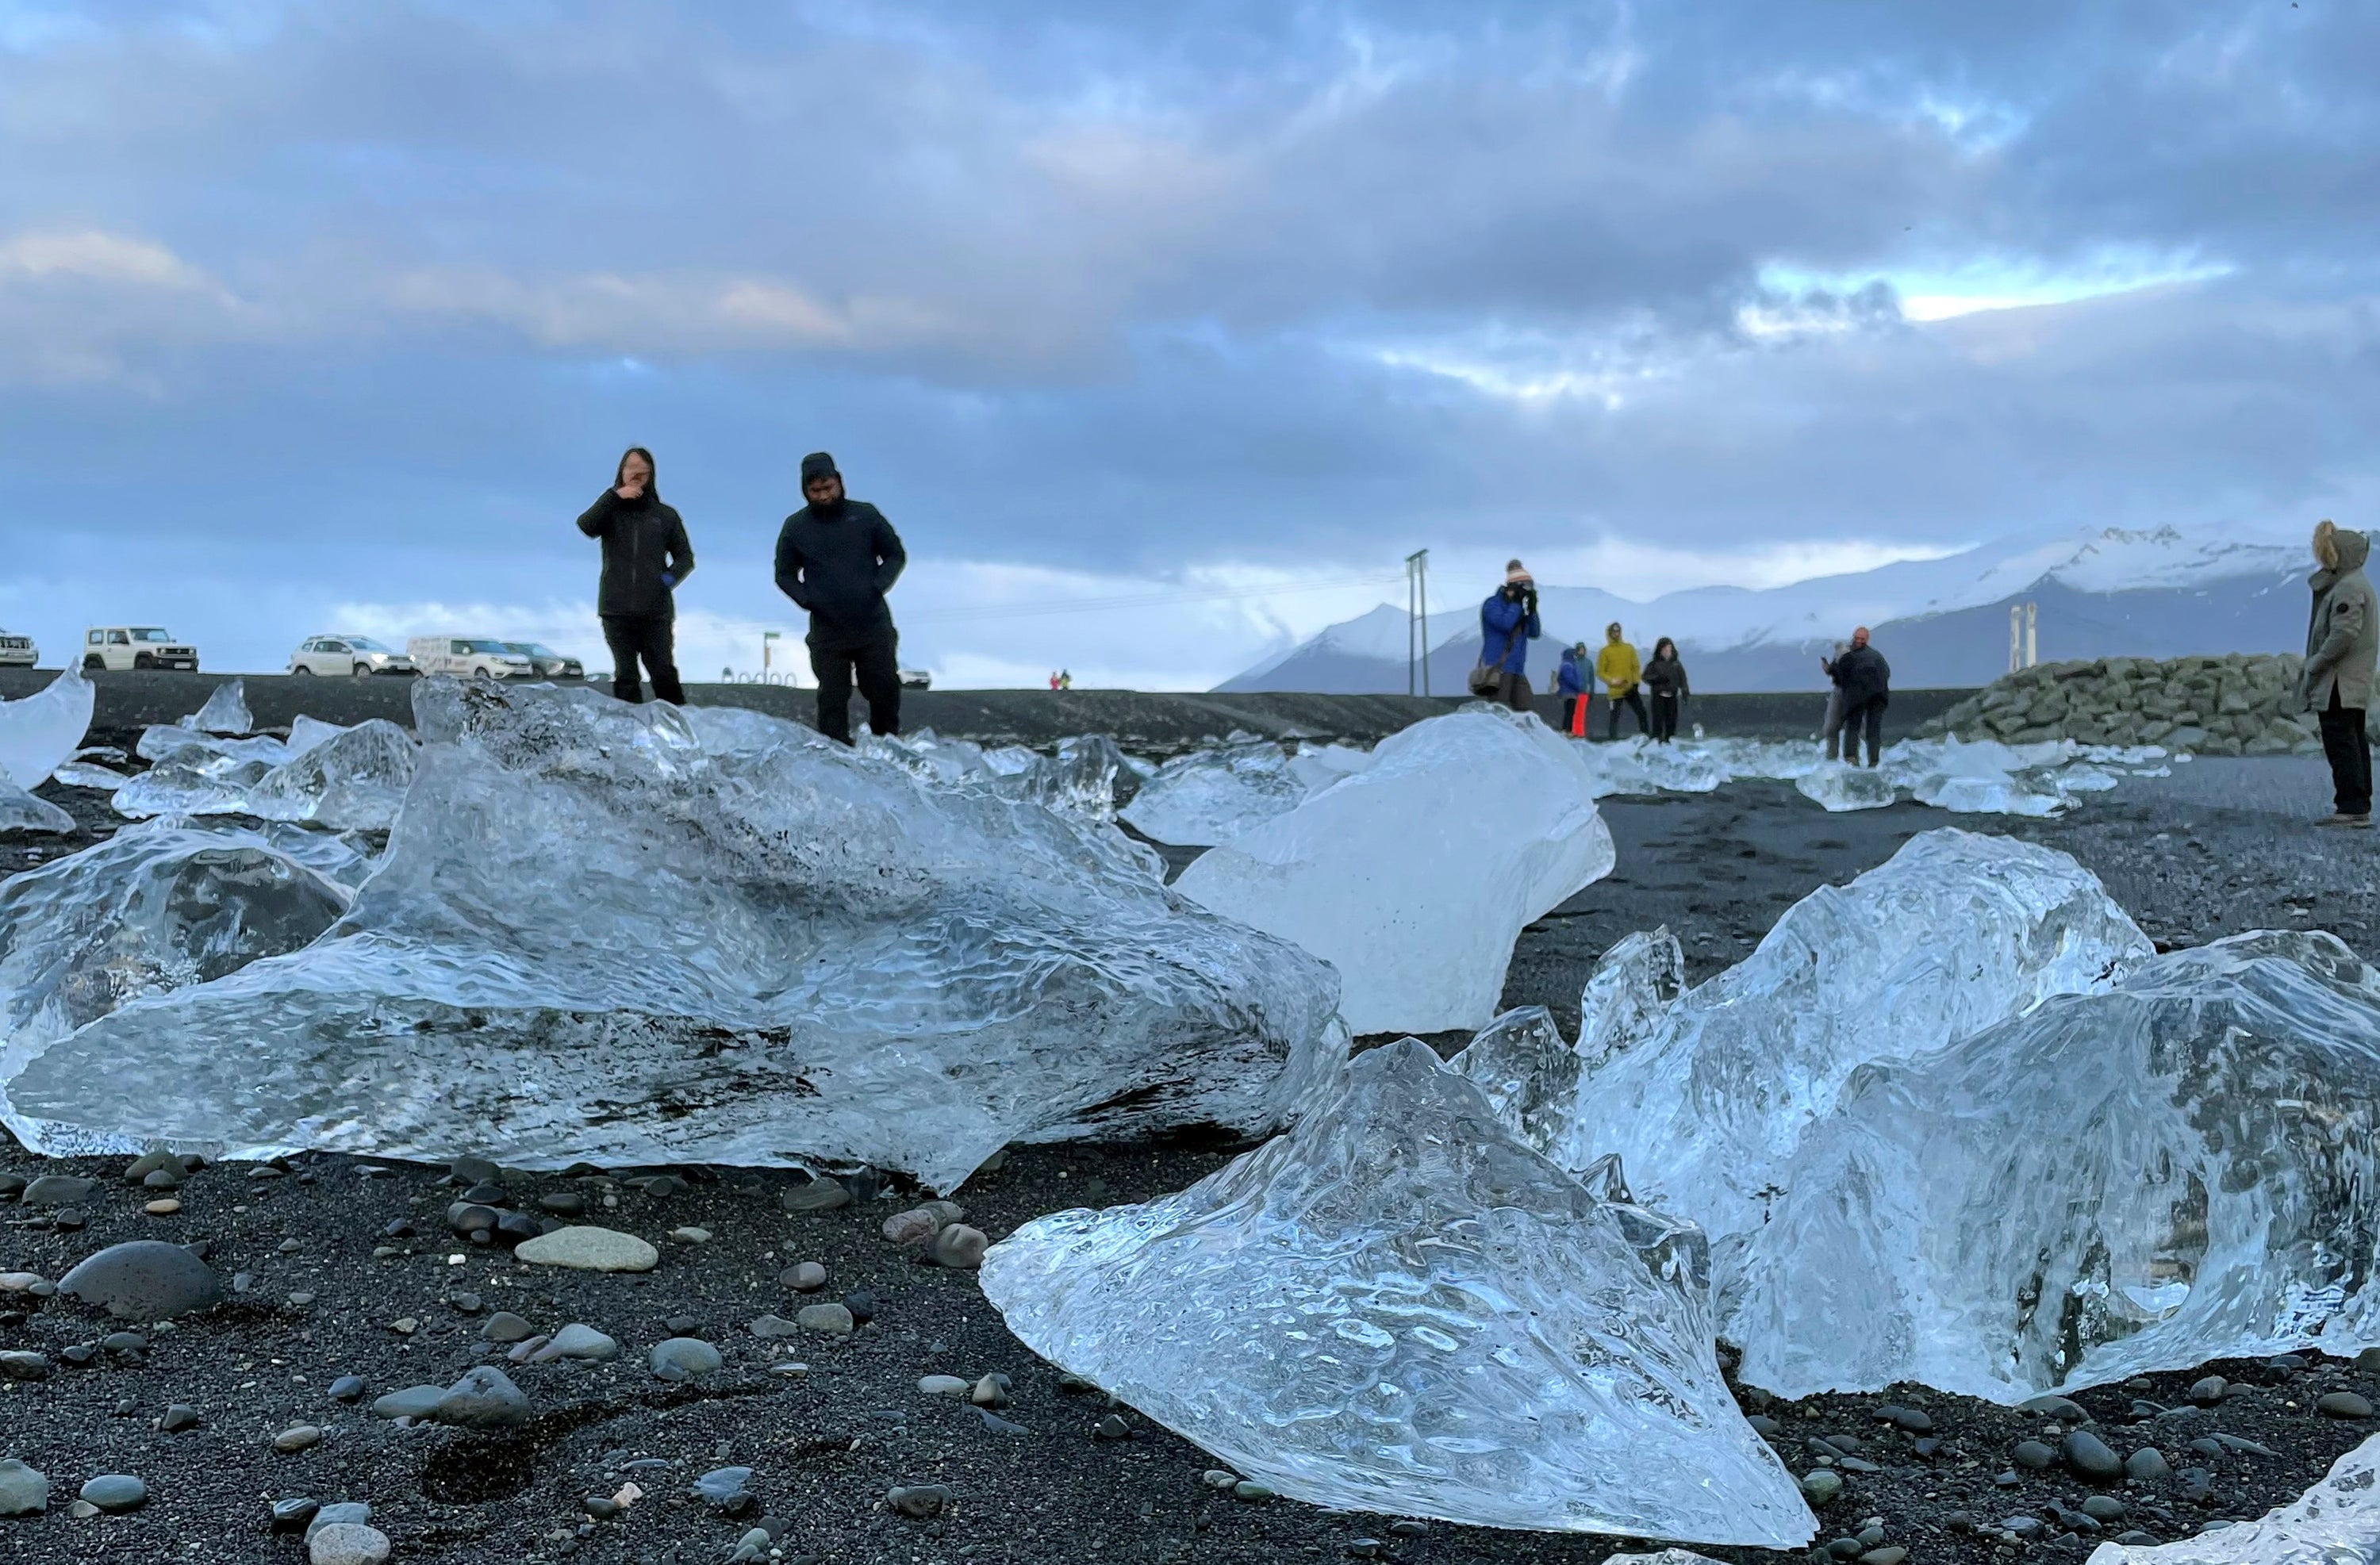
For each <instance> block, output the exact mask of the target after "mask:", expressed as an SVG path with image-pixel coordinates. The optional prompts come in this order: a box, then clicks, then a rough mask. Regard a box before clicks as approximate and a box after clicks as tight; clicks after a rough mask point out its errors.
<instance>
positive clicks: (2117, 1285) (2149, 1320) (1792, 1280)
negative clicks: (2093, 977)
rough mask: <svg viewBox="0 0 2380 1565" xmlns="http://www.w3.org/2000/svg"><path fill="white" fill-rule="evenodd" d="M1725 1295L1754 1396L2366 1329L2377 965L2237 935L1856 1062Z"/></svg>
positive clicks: (2269, 1344) (2253, 1351)
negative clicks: (2100, 985)
mask: <svg viewBox="0 0 2380 1565" xmlns="http://www.w3.org/2000/svg"><path fill="white" fill-rule="evenodd" d="M1779 1183H1780V1184H1782V1185H1783V1186H1784V1188H1785V1193H1784V1194H1783V1195H1781V1196H1780V1197H1779V1199H1778V1202H1777V1205H1776V1207H1775V1208H1774V1210H1773V1212H1772V1215H1771V1218H1770V1220H1769V1222H1768V1224H1767V1227H1766V1228H1765V1229H1763V1230H1762V1231H1760V1232H1759V1233H1758V1234H1757V1235H1756V1236H1755V1239H1754V1240H1753V1242H1752V1244H1751V1245H1750V1247H1749V1250H1748V1251H1747V1253H1746V1256H1745V1259H1744V1264H1743V1287H1742V1290H1741V1294H1740V1301H1739V1303H1738V1304H1737V1306H1736V1307H1735V1308H1734V1310H1733V1311H1732V1312H1731V1315H1730V1318H1729V1319H1728V1321H1727V1326H1728V1328H1729V1333H1730V1336H1731V1337H1732V1338H1733V1339H1734V1340H1736V1341H1741V1342H1743V1344H1744V1346H1745V1357H1744V1363H1743V1377H1744V1378H1746V1379H1747V1380H1750V1381H1753V1382H1754V1383H1755V1384H1758V1385H1760V1386H1763V1387H1766V1388H1767V1389H1770V1390H1772V1391H1776V1392H1778V1393H1779V1394H1780V1395H1784V1396H1789V1397H1801V1396H1806V1395H1809V1394H1811V1393H1814V1392H1817V1391H1828V1390H1846V1391H1863V1390H1876V1389H1882V1388H1884V1387H1886V1386H1888V1385H1890V1384H1892V1383H1893V1382H1895V1381H1900V1380H1917V1381H1923V1382H1924V1383H1925V1384H1926V1385H1929V1386H1936V1387H1939V1388H1940V1389H1944V1390H1948V1391H1956V1392H1959V1393H1961V1394H1963V1395H1968V1396H1976V1397H1985V1398H1990V1399H1992V1400H1995V1401H2004V1402H2014V1401H2022V1400H2023V1399H2025V1398H2027V1397H2031V1396H2034V1395H2037V1394H2039V1393H2040V1392H2042V1391H2045V1390H2048V1389H2072V1388H2076V1387H2082V1386H2094V1385H2102V1384H2107V1383H2109V1382H2113V1381H2119V1380H2122V1379H2124V1378H2125V1377H2129V1376H2133V1375H2143V1374H2152V1373H2156V1372H2159V1371H2168V1370H2180V1369H2188V1368H2194V1367H2195V1366H2197V1365H2202V1364H2204V1363H2206V1362H2207V1361H2209V1360H2211V1359H2223V1358H2256V1357H2261V1356H2265V1355H2269V1354H2272V1353H2281V1352H2284V1351H2287V1350H2289V1349H2295V1348H2300V1347H2302V1346H2305V1345H2307V1344H2309V1343H2319V1344H2320V1345H2321V1346H2322V1347H2324V1348H2325V1350H2327V1351H2329V1352H2332V1353H2354V1352H2356V1351H2357V1350H2359V1349H2361V1348H2362V1347H2366V1346H2371V1345H2374V1344H2375V1343H2380V1282H2374V1280H2373V1279H2374V1276H2375V1272H2376V1271H2380V1238H2376V1237H2375V1235H2380V1196H2375V1194H2374V1193H2375V1191H2380V973H2375V972H2374V969H2373V968H2372V967H2370V966H2369V965H2367V964H2365V963H2364V962H2363V961H2362V959H2361V958H2360V957H2358V956H2357V955H2356V954H2355V953H2354V952H2351V951H2350V950H2349V949H2348V948H2347V947H2346V946H2345V945H2344V944H2342V943H2341V942H2340V941H2339V940H2337V939H2336V938H2335V937H2333V936H2330V935H2327V934H2321V933H2304V932H2296V931H2288V932H2265V933H2258V934H2248V935H2237V936H2233V937H2232V938H2230V939H2228V940H2219V941H2217V942H2216V943H2214V944H2212V945H2208V946H2204V947H2200V948H2196V949H2193V950H2188V951H2179V952H2168V953H2167V954H2165V955H2162V956H2157V957H2155V958H2153V959H2150V960H2147V961H2144V962H2143V963H2141V964H2139V965H2137V966H2135V967H2133V968H2132V969H2131V972H2130V973H2129V974H2127V975H2126V976H2125V977H2123V979H2122V981H2121V982H2119V983H2118V984H2117V985H2116V986H2115V987H2114V988H2113V989H2108V990H2107V991H2106V992H2101V993H2088V994H2072V995H2066V996H2060V997H2056V998H2051V999H2048V1000H2046V1001H2044V1002H2043V1003H2042V1004H2041V1005H2040V1006H2038V1007H2036V1008H2034V1010H2031V1011H2029V1012H2026V1013H2022V1014H2021V1015H2016V1016H2013V1017H2011V1018H2010V1019H2008V1020H2005V1021H2002V1022H2000V1023H1999V1024H1998V1025H1995V1026H1991V1027H1988V1028H1985V1029H1983V1030H1981V1031H1979V1032H1975V1033H1973V1034H1972V1035H1970V1036H1968V1037H1964V1038H1962V1039H1961V1040H1959V1041H1956V1042H1954V1043H1951V1044H1950V1045H1949V1047H1948V1048H1947V1049H1941V1050H1939V1051H1937V1052H1932V1053H1927V1054H1924V1055H1920V1056H1918V1057H1916V1058H1913V1059H1898V1060H1885V1061H1879V1062H1876V1063H1873V1064H1870V1065H1867V1066H1864V1067H1863V1068H1862V1069H1861V1070H1859V1071H1858V1072H1855V1073H1854V1074H1852V1077H1851V1079H1850V1081H1849V1082H1848V1083H1847V1084H1846V1085H1845V1086H1844V1087H1843V1089H1842V1091H1841V1094H1840V1097H1839V1098H1838V1099H1837V1101H1836V1102H1835V1104H1834V1105H1833V1108H1832V1110H1831V1111H1830V1112H1828V1114H1827V1115H1826V1116H1825V1117H1824V1118H1823V1119H1822V1120H1821V1121H1820V1122H1818V1123H1817V1124H1816V1125H1815V1126H1814V1127H1813V1128H1812V1129H1811V1131H1810V1132H1809V1134H1807V1135H1806V1136H1805V1137H1804V1138H1803V1143H1802V1146H1801V1147H1800V1148H1799V1150H1798V1151H1797V1153H1796V1155H1795V1156H1794V1158H1793V1159H1792V1160H1791V1163H1790V1164H1789V1165H1788V1166H1787V1168H1786V1170H1785V1171H1784V1173H1783V1175H1782V1177H1781V1178H1780V1180H1779Z"/></svg>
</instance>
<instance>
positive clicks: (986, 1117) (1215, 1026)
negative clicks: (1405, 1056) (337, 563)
mask: <svg viewBox="0 0 2380 1565" xmlns="http://www.w3.org/2000/svg"><path fill="white" fill-rule="evenodd" d="M415 702H416V709H415V727H416V731H417V732H419V733H421V734H425V735H428V736H430V737H431V742H430V743H428V744H426V745H425V746H423V748H422V750H421V751H420V756H419V769H418V770H417V772H416V775H415V778H414V782H413V787H412V790H411V792H410V793H409V794H408V795H407V801H406V807H405V809H404V811H403V812H402V813H401V814H400V816H399V817H398V819H397V823H396V826H395V829H394V830H393V831H392V832H391V833H390V839H389V845H388V849H387V852H386V855H384V857H383V860H382V861H381V864H380V866H379V867H378V869H377V870H376V871H375V872H374V873H373V875H372V877H371V879H370V880H368V881H367V882H365V884H364V887H363V889H362V891H361V892H359V893H358V896H357V899H356V904H355V907H354V909H353V911H352V912H351V913H350V914H349V915H348V916H346V918H345V919H344V920H343V921H342V922H341V923H340V924H339V926H338V927H337V928H336V929H334V931H332V932H331V933H330V934H328V935H326V936H325V937H324V938H323V939H322V940H318V941H316V942H315V943H314V944H313V945H311V946H309V947H308V948H306V949H305V950H303V951H300V952H295V953H293V954H291V955H288V956H283V957H276V958H273V959H271V960H268V961H265V962H261V963H257V964H253V965H251V966H249V967H247V968H244V969H242V970H241V971H240V972H238V973H237V974H234V975H232V976H231V977H226V978H222V979H218V980H216V981H215V982H213V983H210V984H204V985H200V986H199V987H197V988H193V989H184V990H180V991H178V992H176V993H174V994H171V995H166V996H164V997H161V998H159V999H156V1000H152V1001H142V1002H140V1003H138V1004H135V1005H132V1006H128V1007H126V1008H125V1009H122V1010H119V1011H117V1012H115V1013H114V1014H112V1015H109V1016H107V1017H104V1018H103V1019H101V1020H99V1021H97V1022H94V1023H92V1024H91V1025H89V1026H86V1027H84V1028H83V1029H82V1030H81V1031H80V1032H78V1033H76V1034H74V1035H73V1036H72V1037H68V1038H66V1039H64V1040H62V1041H60V1042H59V1043H57V1044H55V1045H53V1046H52V1047H51V1048H50V1049H48V1050H47V1051H46V1052H45V1053H44V1054H43V1055H42V1058H41V1059H40V1060H38V1061H36V1062H34V1063H33V1065H31V1066H30V1067H29V1069H28V1071H27V1072H26V1074H24V1075H23V1076H21V1077H20V1078H19V1079H18V1084H17V1086H16V1087H15V1088H14V1089H13V1092H14V1096H15V1097H16V1098H17V1101H18V1109H19V1110H20V1111H21V1112H25V1113H28V1114H37V1115H40V1116H42V1117H44V1118H46V1119H51V1120H65V1121H70V1122H75V1123H77V1124H81V1125H87V1126H90V1127H92V1128H95V1129H96V1128H106V1129H109V1130H113V1131H115V1132H118V1133H123V1134H133V1135H135V1136H153V1137H161V1138H165V1139H170V1140H173V1141H174V1142H176V1145H185V1144H188V1145H192V1146H197V1147H198V1148H199V1149H204V1147H205V1146H215V1147H217V1148H227V1149H240V1148H245V1149H261V1148H265V1147H276V1148H286V1147H295V1146H322V1147H333V1148H339V1149H345V1150H352V1151H370V1152H380V1153H384V1154H389V1155H395V1156H422V1157H440V1156H448V1155H453V1154H455V1153H458V1152H461V1151H464V1150H466V1149H472V1148H476V1149H477V1150H478V1151H479V1152H480V1154H481V1155H483V1156H488V1157H492V1158H497V1159H502V1160H503V1161H504V1162H506V1163H508V1164H514V1165H517V1166H521V1167H531V1168H535V1167H554V1166H559V1165H565V1164H568V1163H571V1162H576V1161H578V1160H580V1159H595V1160H599V1161H603V1162H608V1163H613V1164H631V1165H632V1164H637V1163H657V1162H677V1161H686V1160H698V1161H711V1162H722V1163H736V1164H804V1163H809V1164H815V1163H818V1162H861V1161H865V1162H870V1163H874V1164H876V1165H878V1166H879V1167H883V1168H890V1169H900V1170H905V1171H910V1172H913V1173H915V1174H917V1176H918V1177H919V1178H920V1179H921V1180H923V1181H924V1182H925V1183H929V1184H931V1185H934V1186H936V1187H938V1188H949V1187H952V1186H954V1185H956V1184H957V1183H959V1182H960V1181H961V1180H963V1179H965V1177H966V1175H967V1174H968V1173H969V1172H970V1171H972V1170H973V1169H974V1168H975V1167H976V1166H977V1164H978V1163H980V1162H981V1161H982V1160H983V1159H985V1158H986V1157H989V1156H990V1154H991V1153H992V1152H993V1151H995V1150H997V1149H998V1148H999V1147H1000V1146H1002V1145H1004V1144H1006V1143H1008V1142H1010V1141H1014V1140H1018V1139H1059V1138H1062V1137H1086V1136H1104V1135H1112V1136H1119V1137H1130V1136H1134V1135H1140V1134H1150V1133H1153V1132H1156V1131H1160V1130H1163V1129H1166V1128H1169V1127H1179V1126H1186V1125H1193V1124H1215V1125H1220V1126H1222V1127H1225V1128H1226V1129H1228V1130H1231V1131H1233V1132H1237V1133H1242V1134H1260V1133H1263V1132H1266V1131H1269V1130H1270V1129H1271V1128H1273V1127H1274V1126H1276V1125H1278V1124H1280V1123H1281V1122H1282V1121H1283V1120H1284V1119H1285V1118H1286V1117H1288V1116H1289V1115H1290V1114H1291V1113H1292V1112H1293V1110H1294V1109H1295V1107H1296V1106H1297V1105H1298V1104H1299V1103H1300V1102H1301V1101H1303V1100H1304V1098H1305V1097H1306V1096H1308V1095H1309V1094H1310V1093H1311V1092H1312V1091H1313V1090H1315V1089H1316V1088H1318V1086H1320V1085H1321V1084H1323V1083H1325V1082H1327V1080H1328V1079H1329V1077H1330V1070H1331V1068H1332V1066H1333V1065H1334V1063H1335V1062H1336V1061H1337V1060H1338V1059H1339V1058H1341V1057H1342V1055H1343V1051H1344V1049H1345V1037H1346V1035H1345V1031H1344V1029H1343V1028H1342V1027H1341V1026H1340V1025H1338V1023H1337V1020H1336V1017H1335V1014H1334V1013H1335V1007H1336V1002H1337V981H1336V977H1335V976H1334V975H1333V974H1332V973H1331V972H1330V969H1329V968H1328V967H1327V966H1326V965H1324V964H1322V963H1319V962H1318V961H1316V960H1314V959H1313V958H1311V957H1309V956H1307V955H1306V954H1305V953H1304V952H1300V951H1298V950H1296V949H1295V948H1294V947H1293V946H1291V945H1289V944H1287V943H1286V942H1284V941H1281V940H1276V939H1274V938H1272V937H1269V936H1267V935H1263V934H1259V933H1257V931H1255V930H1252V929H1247V928H1242V927H1240V926H1237V925H1234V924H1232V923H1229V922H1227V921H1225V920H1223V919H1220V918H1218V917H1215V916H1212V915H1210V914H1208V913H1206V912H1204V911H1203V910H1201V909H1198V908H1196V907H1195V906H1193V905H1192V904H1188V903H1186V902H1184V901H1183V900H1182V899H1180V898H1179V897H1177V896H1175V895H1174V894H1173V893H1172V892H1170V891H1169V890H1168V889H1167V888H1166V887H1165V886H1164V885H1163V883H1162V882H1161V881H1160V880H1159V879H1158V878H1157V877H1156V876H1155V875H1153V874H1151V873H1150V872H1149V871H1148V869H1147V866H1146V864H1145V861H1144V860H1143V858H1142V857H1141V856H1140V855H1138V854H1136V853H1135V852H1134V851H1132V847H1131V845H1130V844H1128V843H1125V841H1124V840H1123V837H1122V835H1121V834H1120V833H1118V832H1116V831H1113V830H1112V829H1109V828H1104V827H1098V828H1094V827H1092V826H1090V825H1087V824H1086V823H1084V822H1081V821H1078V820H1075V819H1070V818H1067V817H1062V816H1060V815H1057V814H1055V813H1053V812H1051V811H1050V810H1047V809H1044V808H1042V807H1039V806H1037V805H1033V804H1030V803H1026V802H1023V801H1020V800H1015V799H1010V798H1006V797H1002V796H1001V795H997V794H994V793H991V792H989V791H980V790H973V789H969V790H946V789H941V788H936V787H932V786H929V785H927V784H925V783H924V782H920V781H918V780H917V779H916V778H914V777H912V776H910V775H908V774H907V773H905V772H904V771H902V770H899V769H898V768H895V767H893V766H892V765H891V764H889V763H887V762H884V761H881V760H874V759H870V758H868V757H865V756H861V755H857V754H856V753H854V752H852V751H850V750H847V749H845V748H844V747H843V746H834V745H826V744H818V743H806V742H795V743H790V744H785V745H781V746H775V747H772V748H768V749H763V750H757V751H755V750H744V749H739V750H736V751H734V752H730V753H727V754H720V753H716V752H713V751H710V750H709V749H707V748H706V747H705V746H703V745H702V744H701V743H700V742H699V741H698V738H697V737H696V734H695V731H694V729H693V728H691V727H690V726H689V725H688V723H687V721H686V718H685V717H684V716H683V715H682V714H681V713H679V712H678V711H676V710H674V709H671V708H669V707H667V706H664V705H661V704H658V703H656V704H653V705H650V706H643V707H631V706H625V705H623V704H622V703H620V702H617V701H613V700H612V699H610V698H607V697H603V696H600V695H597V694H596V693H594V692H592V691H584V690H572V689H559V690H555V689H547V690H539V689H512V688H508V687H504V686H501V685H490V686H486V687H475V688H470V689H466V688H465V687H463V686H461V685H457V684H455V682H453V681H449V680H437V679H433V680H425V681H423V682H422V683H421V685H419V687H418V688H417V690H416V691H415ZM746 732H747V733H748V732H750V730H748V729H747V730H746ZM442 736H443V737H442Z"/></svg>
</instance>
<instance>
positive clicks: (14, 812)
mask: <svg viewBox="0 0 2380 1565" xmlns="http://www.w3.org/2000/svg"><path fill="white" fill-rule="evenodd" d="M74 830H75V818H74V817H73V816H71V815H68V814H67V812H66V811H65V810H62V809H60V808H59V807H57V806H55V805H54V804H52V803H50V801H49V800H47V799H40V798H35V797H34V796H33V795H30V794H29V793H27V792H25V790H24V789H22V788H18V787H15V786H12V785H11V784H8V783H6V782H0V836H6V835H8V834H11V833H15V832H27V831H30V832H39V833H43V834H46V835H49V836H54V837H55V836H63V835H65V834H66V833H67V832H69V831H74Z"/></svg>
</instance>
